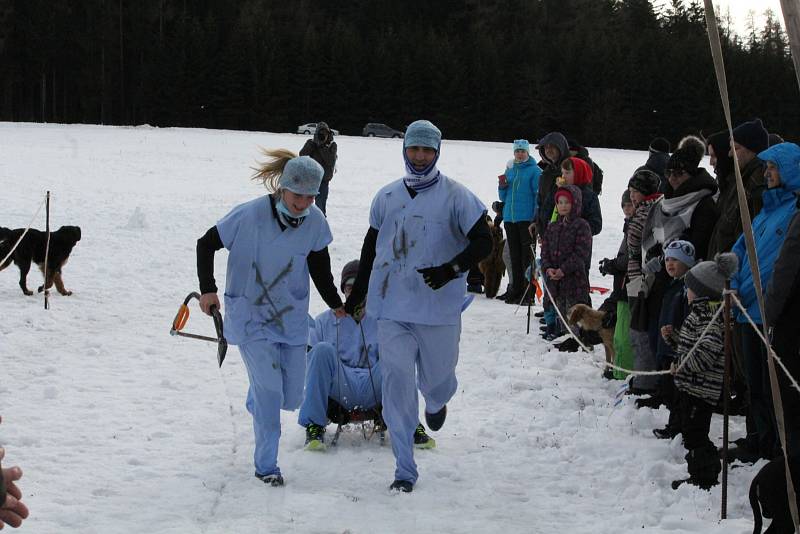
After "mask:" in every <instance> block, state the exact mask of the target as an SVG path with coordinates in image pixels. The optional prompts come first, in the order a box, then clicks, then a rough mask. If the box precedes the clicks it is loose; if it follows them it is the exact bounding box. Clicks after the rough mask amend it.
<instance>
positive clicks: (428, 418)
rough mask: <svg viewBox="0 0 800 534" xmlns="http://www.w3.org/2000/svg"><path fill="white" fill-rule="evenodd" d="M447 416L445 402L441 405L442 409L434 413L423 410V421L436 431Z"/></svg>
mask: <svg viewBox="0 0 800 534" xmlns="http://www.w3.org/2000/svg"><path fill="white" fill-rule="evenodd" d="M446 417H447V405H446V404H445V405H444V406H442V409H441V410H439V411H438V412H436V413H428V412H427V411H426V412H425V422H426V423H428V428H430V429H431V430H433V431H434V432H436V431H437V430H439V429H440V428H442V425H444V420H445V418H446Z"/></svg>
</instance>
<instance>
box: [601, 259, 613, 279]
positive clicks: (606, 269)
mask: <svg viewBox="0 0 800 534" xmlns="http://www.w3.org/2000/svg"><path fill="white" fill-rule="evenodd" d="M598 268H599V269H600V274H602V275H603V276H607V275H609V274H614V271H616V268H615V266H614V260H612V259H611V258H604V259H602V260H600V264H599V265H598Z"/></svg>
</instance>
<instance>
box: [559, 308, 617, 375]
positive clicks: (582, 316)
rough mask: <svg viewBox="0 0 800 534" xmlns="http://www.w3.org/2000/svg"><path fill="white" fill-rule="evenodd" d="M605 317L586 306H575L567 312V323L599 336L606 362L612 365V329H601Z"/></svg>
mask: <svg viewBox="0 0 800 534" xmlns="http://www.w3.org/2000/svg"><path fill="white" fill-rule="evenodd" d="M605 315H606V312H604V311H598V310H595V309H592V308H591V307H589V306H587V305H586V304H575V305H574V306H572V307H571V308H570V309H569V311H568V312H567V322H568V323H569V324H570V325H578V326H580V327H581V328H582V329H584V330H587V331H590V332H597V333H598V334H600V339H602V340H603V348H604V349H605V350H606V362H608V363H614V329H613V328H603V317H605Z"/></svg>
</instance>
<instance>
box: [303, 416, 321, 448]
mask: <svg viewBox="0 0 800 534" xmlns="http://www.w3.org/2000/svg"><path fill="white" fill-rule="evenodd" d="M325 448H326V446H325V427H324V426H320V425H315V424H314V423H311V424H309V425H308V426H307V427H306V444H305V449H306V450H307V451H324V450H325Z"/></svg>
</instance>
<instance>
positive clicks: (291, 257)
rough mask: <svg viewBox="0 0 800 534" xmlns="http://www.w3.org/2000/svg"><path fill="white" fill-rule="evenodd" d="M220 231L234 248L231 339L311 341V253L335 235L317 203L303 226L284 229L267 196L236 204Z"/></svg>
mask: <svg viewBox="0 0 800 534" xmlns="http://www.w3.org/2000/svg"><path fill="white" fill-rule="evenodd" d="M217 231H218V232H219V235H220V238H221V239H222V243H223V245H225V248H226V249H228V250H229V251H230V254H229V255H228V271H227V277H226V281H225V310H224V311H225V337H226V338H227V340H228V342H229V343H230V344H232V345H242V344H245V343H250V342H252V341H256V340H262V339H266V340H269V341H273V342H276V343H286V344H288V345H306V343H307V341H308V327H309V324H308V299H309V274H308V263H307V257H308V254H309V252H311V251H320V250H322V249H324V248H325V247H326V246H328V244H330V242H331V241H333V236H332V235H331V230H330V227H329V226H328V221H327V220H326V219H325V216H324V215H323V214H322V212H321V211H320V210H319V208H317V207H316V206H314V205H312V206H311V207H310V208H309V213H308V215H307V216H306V218H305V220H304V221H303V223H302V224H301V225H300V226H299V227H297V228H292V227H287V228H286V229H285V230H281V227H280V225H279V224H278V220H277V219H276V218H275V216H274V215H273V212H272V207H271V205H270V201H269V198H268V197H267V196H263V197H259V198H257V199H255V200H251V201H250V202H246V203H244V204H241V205H239V206H237V207H235V208H233V210H231V212H230V213H228V214H227V215H226V216H225V217H223V218H222V219H221V220H220V221H219V222H218V223H217Z"/></svg>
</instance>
